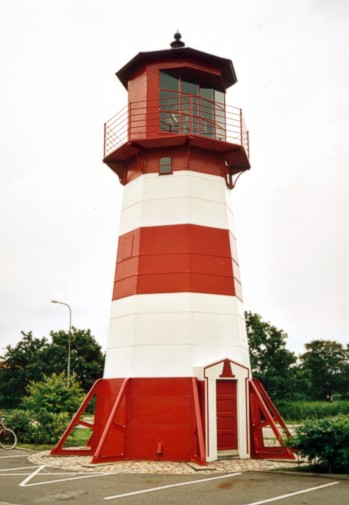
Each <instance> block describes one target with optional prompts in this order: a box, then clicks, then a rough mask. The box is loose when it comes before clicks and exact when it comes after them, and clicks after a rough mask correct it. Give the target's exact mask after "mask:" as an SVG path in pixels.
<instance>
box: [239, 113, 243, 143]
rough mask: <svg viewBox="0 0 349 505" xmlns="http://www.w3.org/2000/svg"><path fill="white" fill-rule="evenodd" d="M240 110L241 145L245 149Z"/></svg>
mask: <svg viewBox="0 0 349 505" xmlns="http://www.w3.org/2000/svg"><path fill="white" fill-rule="evenodd" d="M239 110H240V144H241V146H242V147H243V145H244V139H243V124H242V121H243V119H242V109H239Z"/></svg>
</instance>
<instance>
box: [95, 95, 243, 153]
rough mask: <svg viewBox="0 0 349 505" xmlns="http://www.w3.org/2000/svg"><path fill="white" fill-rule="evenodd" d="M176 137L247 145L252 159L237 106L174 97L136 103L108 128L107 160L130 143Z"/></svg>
mask: <svg viewBox="0 0 349 505" xmlns="http://www.w3.org/2000/svg"><path fill="white" fill-rule="evenodd" d="M172 135H197V136H201V137H206V138H211V139H215V140H220V141H225V142H229V143H232V144H237V145H241V146H243V148H244V149H245V152H246V154H247V157H248V156H249V135H248V130H247V128H246V125H245V122H244V119H243V115H242V111H241V109H239V108H237V107H232V106H227V105H226V106H224V105H223V104H219V103H215V102H212V101H209V100H205V99H203V98H201V97H198V96H194V95H187V94H181V93H177V92H176V93H175V94H174V93H173V94H172V96H171V94H170V93H169V92H168V91H166V97H165V98H162V97H160V101H159V100H154V101H142V102H133V103H130V104H129V105H128V106H126V107H124V108H123V109H122V110H121V111H120V112H119V113H118V114H116V115H115V116H113V117H112V118H111V119H110V120H109V121H108V122H107V123H105V125H104V157H105V158H106V157H107V156H108V155H109V154H111V153H112V152H114V151H116V150H117V149H118V148H119V147H121V146H122V145H124V144H125V143H126V142H128V141H130V140H142V139H152V138H159V137H166V136H172Z"/></svg>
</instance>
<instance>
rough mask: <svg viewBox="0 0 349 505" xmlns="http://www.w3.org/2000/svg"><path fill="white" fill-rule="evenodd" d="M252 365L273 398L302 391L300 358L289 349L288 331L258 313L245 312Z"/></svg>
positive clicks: (287, 396)
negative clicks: (272, 323) (265, 319)
mask: <svg viewBox="0 0 349 505" xmlns="http://www.w3.org/2000/svg"><path fill="white" fill-rule="evenodd" d="M245 318H246V329H247V336H248V341H249V348H250V358H251V369H252V374H253V376H254V377H255V378H257V379H259V380H260V381H261V382H262V383H263V385H264V386H265V388H266V390H267V391H268V394H269V395H270V396H271V398H272V399H273V400H281V399H285V398H292V397H294V396H295V394H296V393H297V392H299V391H301V389H302V387H301V382H302V378H301V377H300V374H299V373H298V372H299V371H298V368H297V366H296V361H297V358H296V356H295V354H294V353H292V352H291V351H289V350H287V349H286V340H287V334H286V333H285V332H284V331H283V330H279V329H277V328H276V327H275V326H272V325H271V324H270V323H265V322H264V321H262V318H261V316H260V315H258V314H253V313H252V312H245Z"/></svg>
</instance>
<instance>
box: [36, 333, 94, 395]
mask: <svg viewBox="0 0 349 505" xmlns="http://www.w3.org/2000/svg"><path fill="white" fill-rule="evenodd" d="M50 335H51V338H52V343H51V345H50V346H49V347H48V348H47V349H46V357H45V359H46V361H47V368H48V369H49V370H51V372H55V373H60V372H63V371H67V360H68V340H69V333H67V332H65V331H63V330H61V331H57V332H53V331H51V333H50ZM101 349H102V348H101V346H100V345H99V344H98V343H97V341H96V340H95V338H94V337H93V336H92V335H91V331H90V330H79V329H77V328H74V327H73V328H72V331H71V373H75V374H76V376H77V379H78V381H79V383H80V385H81V387H82V389H83V390H84V391H85V392H87V391H89V389H90V388H91V386H92V385H93V384H94V382H95V381H96V380H97V379H100V378H101V377H102V376H103V367H104V355H103V353H102V350H101Z"/></svg>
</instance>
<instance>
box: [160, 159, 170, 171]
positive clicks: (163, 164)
mask: <svg viewBox="0 0 349 505" xmlns="http://www.w3.org/2000/svg"><path fill="white" fill-rule="evenodd" d="M171 161H172V160H171V158H167V157H166V158H160V175H161V174H172V165H171Z"/></svg>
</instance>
